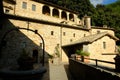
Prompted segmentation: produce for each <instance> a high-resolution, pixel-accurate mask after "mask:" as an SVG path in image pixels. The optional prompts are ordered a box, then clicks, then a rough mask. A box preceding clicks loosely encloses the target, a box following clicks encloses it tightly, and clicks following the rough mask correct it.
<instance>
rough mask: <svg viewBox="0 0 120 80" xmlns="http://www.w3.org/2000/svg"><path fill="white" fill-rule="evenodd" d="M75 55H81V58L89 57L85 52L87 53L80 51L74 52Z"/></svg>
mask: <svg viewBox="0 0 120 80" xmlns="http://www.w3.org/2000/svg"><path fill="white" fill-rule="evenodd" d="M75 53H76V54H78V55H81V56H89V55H90V53H89V52H87V51H82V50H76V52H75Z"/></svg>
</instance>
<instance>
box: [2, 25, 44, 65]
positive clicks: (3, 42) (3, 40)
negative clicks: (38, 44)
mask: <svg viewBox="0 0 120 80" xmlns="http://www.w3.org/2000/svg"><path fill="white" fill-rule="evenodd" d="M15 30H16V31H19V30H28V31H31V32H34V33H35V34H36V35H38V36H39V37H40V38H41V40H42V43H43V56H42V58H43V59H42V66H44V60H45V42H44V39H43V37H42V36H41V35H40V34H39V33H38V32H37V30H32V29H28V28H20V27H16V28H12V29H10V30H8V31H7V32H6V33H5V34H4V35H3V37H2V39H1V43H0V52H1V50H2V47H3V46H4V45H5V43H6V41H5V37H6V36H7V35H8V34H9V33H10V32H12V31H15Z"/></svg>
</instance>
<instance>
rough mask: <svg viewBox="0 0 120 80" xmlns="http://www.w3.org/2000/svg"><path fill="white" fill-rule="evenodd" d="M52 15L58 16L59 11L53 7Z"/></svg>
mask: <svg viewBox="0 0 120 80" xmlns="http://www.w3.org/2000/svg"><path fill="white" fill-rule="evenodd" d="M53 17H57V18H59V11H58V10H57V9H53Z"/></svg>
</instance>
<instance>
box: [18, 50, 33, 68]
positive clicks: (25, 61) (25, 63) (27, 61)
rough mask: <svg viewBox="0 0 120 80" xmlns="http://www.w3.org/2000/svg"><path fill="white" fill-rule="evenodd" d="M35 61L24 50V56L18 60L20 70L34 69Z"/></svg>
mask: <svg viewBox="0 0 120 80" xmlns="http://www.w3.org/2000/svg"><path fill="white" fill-rule="evenodd" d="M34 62H35V60H34V58H32V57H31V56H29V53H27V51H26V50H25V49H23V51H22V54H21V55H20V57H19V58H18V59H17V63H18V65H19V70H30V69H33V64H34Z"/></svg>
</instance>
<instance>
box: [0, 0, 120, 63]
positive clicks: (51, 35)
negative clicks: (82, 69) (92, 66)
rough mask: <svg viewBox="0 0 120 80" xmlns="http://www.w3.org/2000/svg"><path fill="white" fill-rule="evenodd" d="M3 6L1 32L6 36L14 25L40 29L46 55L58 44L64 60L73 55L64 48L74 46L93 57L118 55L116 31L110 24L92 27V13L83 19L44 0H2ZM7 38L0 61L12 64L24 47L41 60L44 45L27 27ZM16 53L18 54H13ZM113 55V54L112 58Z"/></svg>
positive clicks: (11, 33)
mask: <svg viewBox="0 0 120 80" xmlns="http://www.w3.org/2000/svg"><path fill="white" fill-rule="evenodd" d="M3 5H4V6H3V8H4V13H5V18H4V19H3V20H4V23H3V25H2V29H1V31H0V33H1V34H2V35H4V34H5V33H6V32H7V30H10V29H12V28H15V27H20V28H26V29H31V30H37V31H38V33H39V34H41V36H42V37H43V39H44V41H45V52H46V56H47V54H51V55H52V54H54V49H55V46H56V45H57V44H59V45H60V58H61V60H62V61H63V62H67V61H68V56H67V55H69V54H73V53H72V52H71V53H66V52H65V50H64V49H63V48H66V47H67V48H68V47H72V46H75V45H79V46H80V47H81V46H82V48H83V50H87V51H88V52H90V53H91V54H90V58H99V59H104V60H106V59H107V60H108V57H107V58H106V57H105V56H104V55H102V54H104V53H111V54H115V47H116V41H117V40H119V39H118V38H116V37H115V33H114V30H113V29H111V28H109V27H107V26H103V27H97V26H91V18H90V17H89V16H84V17H83V19H82V20H80V19H79V18H78V17H77V16H78V13H77V12H74V11H71V10H69V9H66V8H63V7H60V6H57V5H54V4H51V3H48V2H45V1H42V0H3ZM1 37H2V36H1ZM5 39H6V42H7V46H5V47H4V48H3V52H2V55H3V58H5V59H3V60H1V63H2V62H3V63H4V62H7V61H9V63H11V62H12V61H13V57H14V58H17V56H16V55H18V54H16V53H21V49H22V48H23V47H25V48H26V49H27V51H28V52H29V53H30V55H31V56H33V55H34V56H36V58H37V60H38V62H39V61H40V56H41V54H40V53H41V52H42V47H41V46H42V45H43V44H42V41H41V39H40V38H39V37H38V36H37V35H36V34H34V33H32V32H31V31H25V30H20V32H14V31H13V32H10V33H9V34H8V35H7V37H6V38H5ZM16 46H17V47H16ZM71 49H72V48H71ZM34 52H36V53H34ZM73 52H74V51H73ZM13 53H15V54H16V55H15V56H13ZM11 54H12V56H10V55H11ZM5 55H8V56H7V57H9V58H7V57H6V56H5ZM111 58H113V56H111V57H110V59H109V60H111Z"/></svg>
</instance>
